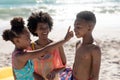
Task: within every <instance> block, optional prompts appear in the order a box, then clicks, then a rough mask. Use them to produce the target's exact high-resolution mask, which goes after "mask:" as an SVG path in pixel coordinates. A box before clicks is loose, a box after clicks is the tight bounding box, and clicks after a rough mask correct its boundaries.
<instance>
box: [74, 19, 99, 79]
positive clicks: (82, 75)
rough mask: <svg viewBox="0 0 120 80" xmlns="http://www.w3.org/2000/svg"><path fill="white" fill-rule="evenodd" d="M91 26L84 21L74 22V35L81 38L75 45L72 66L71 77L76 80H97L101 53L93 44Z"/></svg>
mask: <svg viewBox="0 0 120 80" xmlns="http://www.w3.org/2000/svg"><path fill="white" fill-rule="evenodd" d="M93 26H94V25H92V24H90V23H88V22H86V21H85V20H77V19H76V21H75V25H74V31H75V35H76V37H77V38H82V42H81V43H80V42H78V43H77V44H76V55H75V61H74V64H73V76H74V77H75V78H76V80H89V79H90V80H98V76H99V69H100V62H101V51H100V48H99V46H97V45H95V44H93V37H92V30H93Z"/></svg>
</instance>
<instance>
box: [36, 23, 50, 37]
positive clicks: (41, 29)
mask: <svg viewBox="0 0 120 80" xmlns="http://www.w3.org/2000/svg"><path fill="white" fill-rule="evenodd" d="M49 32H50V28H49V25H48V23H38V24H37V29H36V31H35V33H36V34H37V35H38V37H39V38H41V39H47V38H48V34H49Z"/></svg>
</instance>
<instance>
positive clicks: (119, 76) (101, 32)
mask: <svg viewBox="0 0 120 80" xmlns="http://www.w3.org/2000/svg"><path fill="white" fill-rule="evenodd" d="M62 30H63V29H60V30H56V31H55V30H54V31H52V32H51V33H50V37H51V38H52V39H54V40H60V39H62V38H63V37H64V35H65V33H66V32H65V30H64V31H62ZM60 31H62V32H60ZM56 32H57V34H55V33H56ZM58 32H59V33H58ZM55 35H57V36H55ZM58 35H59V36H58ZM93 35H94V38H95V40H96V41H97V44H99V46H100V47H101V51H102V58H101V67H100V75H99V80H120V37H119V35H120V29H114V28H108V29H103V28H101V29H100V28H99V29H98V28H97V29H95V30H94V33H93ZM32 39H33V40H34V38H33V37H32ZM76 41H77V39H76V38H75V37H74V38H73V39H71V40H70V41H69V42H67V43H65V44H64V45H63V46H64V50H65V54H66V57H67V65H68V66H70V67H72V65H73V62H74V56H75V43H76ZM0 45H1V47H0V67H4V66H11V52H12V50H13V49H14V46H13V45H12V43H11V42H5V41H3V40H2V38H1V37H0Z"/></svg>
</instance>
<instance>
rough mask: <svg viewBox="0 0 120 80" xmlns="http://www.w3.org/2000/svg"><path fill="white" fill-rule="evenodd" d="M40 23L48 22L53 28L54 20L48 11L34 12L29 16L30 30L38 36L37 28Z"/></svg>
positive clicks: (50, 27)
mask: <svg viewBox="0 0 120 80" xmlns="http://www.w3.org/2000/svg"><path fill="white" fill-rule="evenodd" d="M38 23H48V25H49V29H50V30H51V29H52V26H53V20H52V17H51V16H50V15H49V14H48V13H46V12H42V11H40V12H34V13H32V14H31V15H30V17H29V18H28V24H27V26H28V29H29V31H30V32H31V33H32V34H33V35H34V36H38V35H37V34H36V33H35V31H36V29H37V24H38Z"/></svg>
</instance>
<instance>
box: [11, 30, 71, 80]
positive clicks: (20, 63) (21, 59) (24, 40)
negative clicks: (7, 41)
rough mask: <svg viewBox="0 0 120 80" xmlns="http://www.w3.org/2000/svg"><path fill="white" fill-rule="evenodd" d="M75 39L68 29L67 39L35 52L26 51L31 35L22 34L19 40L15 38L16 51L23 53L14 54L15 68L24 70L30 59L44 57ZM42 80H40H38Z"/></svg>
mask: <svg viewBox="0 0 120 80" xmlns="http://www.w3.org/2000/svg"><path fill="white" fill-rule="evenodd" d="M72 37H73V32H72V31H70V28H69V29H68V32H67V34H66V36H65V38H64V39H63V40H61V41H59V42H56V43H52V44H49V45H47V46H45V47H43V48H41V49H37V50H33V51H24V49H26V48H27V47H28V46H29V45H30V36H29V34H28V35H26V34H21V35H20V36H19V37H18V38H14V40H13V41H14V44H15V47H16V48H15V51H16V50H18V49H19V50H20V51H21V52H23V53H20V54H15V55H14V54H13V55H14V68H15V69H22V68H23V67H24V66H25V65H26V63H27V61H28V60H29V59H34V58H37V57H38V56H43V55H44V54H45V53H47V52H48V51H51V50H53V49H54V48H56V47H59V46H61V45H63V44H64V43H65V42H67V41H68V40H69V39H71V38H72ZM38 80H40V79H38Z"/></svg>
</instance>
